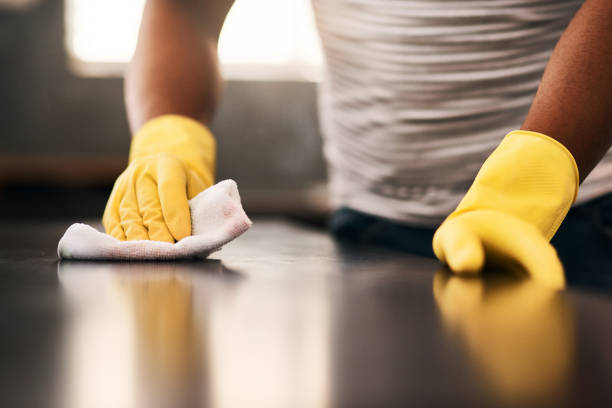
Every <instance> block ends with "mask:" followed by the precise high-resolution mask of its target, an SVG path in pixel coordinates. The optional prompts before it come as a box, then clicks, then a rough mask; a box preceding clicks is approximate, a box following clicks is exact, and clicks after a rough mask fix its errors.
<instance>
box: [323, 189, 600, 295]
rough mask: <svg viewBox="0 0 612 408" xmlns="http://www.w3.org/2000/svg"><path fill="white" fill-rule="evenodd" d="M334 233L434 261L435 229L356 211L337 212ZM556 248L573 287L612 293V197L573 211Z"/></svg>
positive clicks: (345, 239) (348, 240) (341, 238)
mask: <svg viewBox="0 0 612 408" xmlns="http://www.w3.org/2000/svg"><path fill="white" fill-rule="evenodd" d="M329 228H330V231H331V233H332V235H333V236H334V237H335V238H336V239H337V240H339V241H340V242H341V243H350V244H352V245H355V244H357V245H373V246H382V247H386V248H389V249H393V250H399V251H403V252H408V253H411V254H414V255H418V256H424V257H429V258H433V257H434V254H433V250H432V249H431V241H432V239H433V234H434V232H435V228H426V227H415V226H410V225H406V224H401V223H398V222H394V221H391V220H388V219H385V218H381V217H377V216H374V215H369V214H365V213H362V212H359V211H356V210H352V209H350V208H340V209H339V210H337V211H335V212H334V213H333V215H332V217H331V220H330V225H329ZM551 243H552V245H553V246H554V247H555V248H556V250H557V253H558V254H559V258H561V261H562V262H563V265H564V267H565V272H566V275H567V280H568V282H569V283H570V284H574V285H579V286H588V287H595V288H599V289H603V288H605V289H612V193H610V194H606V195H604V196H602V197H599V198H597V199H594V200H591V201H589V202H587V203H584V204H581V205H578V206H575V207H573V208H572V209H571V210H570V211H569V213H568V215H567V217H566V218H565V221H564V222H563V224H562V225H561V227H560V228H559V231H557V234H556V235H555V236H554V238H553V239H552V241H551Z"/></svg>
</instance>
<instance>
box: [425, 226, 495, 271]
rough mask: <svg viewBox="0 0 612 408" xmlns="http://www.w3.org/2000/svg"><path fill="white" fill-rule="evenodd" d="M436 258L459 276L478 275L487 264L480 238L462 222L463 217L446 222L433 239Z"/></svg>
mask: <svg viewBox="0 0 612 408" xmlns="http://www.w3.org/2000/svg"><path fill="white" fill-rule="evenodd" d="M433 250H434V253H435V255H436V257H437V258H438V259H439V260H440V261H441V262H444V263H446V264H447V265H448V266H449V268H450V269H451V270H452V271H453V272H455V273H458V274H475V273H478V272H479V271H480V270H481V269H482V268H483V267H484V263H485V253H484V249H483V247H482V243H481V242H480V238H479V237H478V235H477V234H475V233H474V231H472V230H471V229H470V228H468V227H467V226H466V225H465V224H464V223H462V222H461V217H456V218H453V219H450V220H447V221H445V222H444V223H443V224H442V225H441V226H440V228H438V230H437V231H436V233H435V234H434V238H433Z"/></svg>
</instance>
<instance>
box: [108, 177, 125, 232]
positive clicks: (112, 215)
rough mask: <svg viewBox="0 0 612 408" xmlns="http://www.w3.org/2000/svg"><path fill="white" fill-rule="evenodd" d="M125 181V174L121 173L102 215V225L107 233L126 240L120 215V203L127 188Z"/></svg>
mask: <svg viewBox="0 0 612 408" xmlns="http://www.w3.org/2000/svg"><path fill="white" fill-rule="evenodd" d="M124 182H125V176H124V175H123V174H121V175H120V176H119V177H118V178H117V181H116V182H115V185H114V186H113V191H112V192H111V195H110V197H109V198H108V202H107V203H106V208H105V209H104V215H102V225H103V226H104V230H105V231H106V233H107V234H108V235H110V236H111V237H114V238H116V239H118V240H121V241H125V240H126V237H125V233H124V232H123V227H121V217H120V216H119V203H120V202H121V197H122V195H123V191H124V189H125V186H124V185H123V183H124Z"/></svg>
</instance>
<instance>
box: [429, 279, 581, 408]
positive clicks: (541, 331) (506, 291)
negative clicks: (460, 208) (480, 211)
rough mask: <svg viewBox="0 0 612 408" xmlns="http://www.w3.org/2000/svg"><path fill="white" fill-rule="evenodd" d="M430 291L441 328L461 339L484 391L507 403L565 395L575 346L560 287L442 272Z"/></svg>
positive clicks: (557, 398) (546, 400)
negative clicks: (485, 387) (479, 371)
mask: <svg viewBox="0 0 612 408" xmlns="http://www.w3.org/2000/svg"><path fill="white" fill-rule="evenodd" d="M433 292H434V298H435V300H436V304H437V305H438V308H439V310H440V314H441V317H442V321H443V323H444V327H445V328H446V329H447V330H448V332H449V334H451V335H457V336H459V338H460V339H461V340H463V341H464V342H465V344H466V347H467V351H468V353H469V355H470V356H471V357H472V359H473V360H474V361H475V362H476V363H477V364H478V365H479V367H480V368H481V369H482V371H483V373H484V376H485V377H486V378H487V379H488V381H489V382H490V387H489V389H491V390H492V391H493V392H495V393H498V394H499V395H500V396H501V397H502V399H503V400H504V401H506V402H508V403H510V404H511V405H525V404H529V405H536V404H543V403H546V404H548V405H554V404H555V403H556V404H559V403H561V402H562V401H563V399H564V398H565V397H566V395H564V394H565V391H566V390H567V385H568V383H569V379H570V373H571V370H572V364H573V361H574V356H575V351H576V350H575V346H576V339H575V336H576V334H575V327H574V320H573V315H572V308H571V304H570V301H569V299H568V298H567V296H566V294H565V293H564V292H563V291H557V290H553V289H550V288H548V287H546V286H543V285H540V284H538V283H537V282H535V281H533V280H529V279H520V278H515V277H514V278H513V277H510V276H507V275H504V274H502V273H499V274H497V273H491V274H488V275H486V276H484V277H460V276H456V275H451V274H449V273H448V272H447V271H445V270H441V271H438V272H437V273H436V275H435V276H434V282H433ZM551 397H554V399H551Z"/></svg>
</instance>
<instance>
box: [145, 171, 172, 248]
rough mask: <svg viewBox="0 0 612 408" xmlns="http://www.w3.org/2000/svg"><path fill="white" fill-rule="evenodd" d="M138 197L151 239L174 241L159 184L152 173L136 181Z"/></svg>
mask: <svg viewBox="0 0 612 408" xmlns="http://www.w3.org/2000/svg"><path fill="white" fill-rule="evenodd" d="M136 198H137V199H138V208H139V209H140V214H141V215H142V224H143V225H144V226H145V227H146V229H147V233H148V236H149V239H151V240H154V241H164V242H171V243H174V238H173V237H172V234H170V231H169V230H168V227H167V226H166V222H165V220H164V216H163V215H162V209H161V204H160V202H159V196H158V192H157V184H156V183H155V181H154V180H153V178H152V177H151V176H150V175H143V176H141V177H140V178H139V179H138V180H137V181H136Z"/></svg>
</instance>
